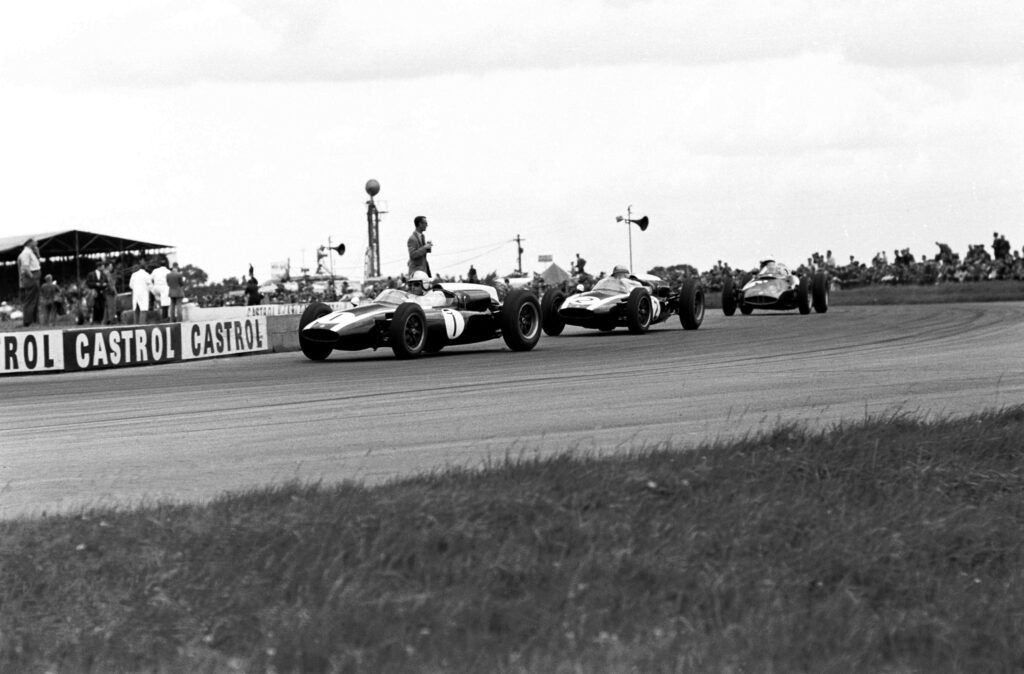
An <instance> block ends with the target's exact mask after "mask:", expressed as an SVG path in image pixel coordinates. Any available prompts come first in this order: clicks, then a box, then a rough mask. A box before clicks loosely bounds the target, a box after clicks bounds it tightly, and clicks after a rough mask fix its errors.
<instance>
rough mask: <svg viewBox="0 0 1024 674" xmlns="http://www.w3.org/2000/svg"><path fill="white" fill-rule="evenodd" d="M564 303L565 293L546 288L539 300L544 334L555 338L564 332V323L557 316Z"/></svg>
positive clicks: (556, 289)
mask: <svg viewBox="0 0 1024 674" xmlns="http://www.w3.org/2000/svg"><path fill="white" fill-rule="evenodd" d="M563 302H565V293H563V292H562V291H561V290H559V289H558V288H548V289H547V290H545V291H544V297H542V298H541V300H540V313H541V317H542V318H543V323H544V334H546V335H550V336H552V337H557V336H558V335H560V334H562V330H565V321H563V320H562V317H561V316H559V315H558V310H559V309H561V308H562V303H563Z"/></svg>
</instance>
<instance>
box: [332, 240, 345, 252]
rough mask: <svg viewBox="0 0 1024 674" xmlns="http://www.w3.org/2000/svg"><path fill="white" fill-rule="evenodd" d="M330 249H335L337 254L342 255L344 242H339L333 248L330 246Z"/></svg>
mask: <svg viewBox="0 0 1024 674" xmlns="http://www.w3.org/2000/svg"><path fill="white" fill-rule="evenodd" d="M331 250H333V251H337V253H338V255H344V254H345V244H343V243H339V244H338V245H337V246H335V247H334V248H331Z"/></svg>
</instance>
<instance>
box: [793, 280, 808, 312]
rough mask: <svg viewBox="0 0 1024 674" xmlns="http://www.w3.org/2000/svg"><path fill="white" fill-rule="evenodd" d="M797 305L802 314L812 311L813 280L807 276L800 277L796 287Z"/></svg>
mask: <svg viewBox="0 0 1024 674" xmlns="http://www.w3.org/2000/svg"><path fill="white" fill-rule="evenodd" d="M796 306H797V308H798V309H800V313H802V314H809V313H811V282H810V280H809V279H808V278H807V277H806V276H801V277H800V285H798V286H797V288H796Z"/></svg>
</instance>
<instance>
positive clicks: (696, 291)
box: [679, 278, 704, 330]
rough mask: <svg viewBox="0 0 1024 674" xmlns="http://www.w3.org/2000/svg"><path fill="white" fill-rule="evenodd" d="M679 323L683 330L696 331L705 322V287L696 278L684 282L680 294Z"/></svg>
mask: <svg viewBox="0 0 1024 674" xmlns="http://www.w3.org/2000/svg"><path fill="white" fill-rule="evenodd" d="M679 322H680V323H682V324H683V330H696V329H697V328H699V327H700V324H701V323H703V322H704V286H703V285H701V283H700V281H698V280H697V279H695V278H688V279H686V280H685V281H683V289H682V290H681V291H680V292H679Z"/></svg>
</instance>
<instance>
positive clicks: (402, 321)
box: [388, 302, 427, 358]
mask: <svg viewBox="0 0 1024 674" xmlns="http://www.w3.org/2000/svg"><path fill="white" fill-rule="evenodd" d="M388 339H389V341H390V342H391V350H392V351H394V352H395V357H396V358H415V357H416V356H418V355H420V354H421V353H423V352H424V351H425V350H426V346H427V317H426V315H425V314H424V313H423V307H421V306H420V305H418V304H416V303H414V302H405V303H403V304H399V305H398V308H397V309H395V314H394V317H392V319H391V327H390V328H389V329H388Z"/></svg>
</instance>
